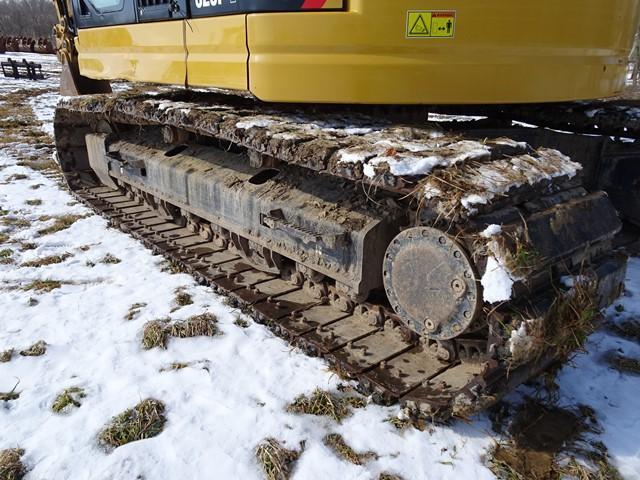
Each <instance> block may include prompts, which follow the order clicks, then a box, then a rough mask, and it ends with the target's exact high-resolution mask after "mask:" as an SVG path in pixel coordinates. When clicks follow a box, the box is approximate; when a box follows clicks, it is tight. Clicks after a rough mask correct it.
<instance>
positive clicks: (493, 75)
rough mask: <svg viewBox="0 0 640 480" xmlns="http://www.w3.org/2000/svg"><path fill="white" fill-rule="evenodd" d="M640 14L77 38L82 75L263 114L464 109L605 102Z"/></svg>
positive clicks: (578, 8) (226, 26)
mask: <svg viewBox="0 0 640 480" xmlns="http://www.w3.org/2000/svg"><path fill="white" fill-rule="evenodd" d="M639 12H640V0H607V1H606V2H604V1H602V0H562V1H558V0H536V1H535V2H514V1H513V0H484V1H482V2H478V1H477V0H446V1H445V0H434V1H429V2H425V1H417V0H393V1H390V0H351V1H350V2H348V8H347V9H346V10H345V11H297V12H287V13H251V14H239V15H231V16H214V17H207V18H198V19H191V20H173V21H162V22H157V23H147V24H136V25H125V26H114V27H100V28H92V29H84V30H82V29H81V30H79V35H78V38H77V42H78V44H77V47H78V52H79V63H80V69H81V73H82V74H83V75H85V76H87V77H90V78H98V79H115V78H124V79H127V80H133V81H150V82H158V83H169V84H179V85H184V84H185V82H186V84H188V85H189V86H193V87H219V88H231V89H237V90H243V91H249V92H251V93H252V94H253V95H255V96H256V97H257V98H259V99H261V100H264V101H269V102H276V101H277V102H319V103H365V104H424V103H434V104H449V103H451V104H455V103H462V104H472V103H522V102H551V101H565V100H579V99H588V98H600V97H608V96H613V95H616V94H617V93H619V92H620V91H621V90H622V88H623V86H624V82H625V78H626V71H627V60H628V55H629V52H630V50H631V47H632V43H633V38H634V34H635V31H636V27H637V24H638V20H639Z"/></svg>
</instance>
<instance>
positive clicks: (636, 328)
mask: <svg viewBox="0 0 640 480" xmlns="http://www.w3.org/2000/svg"><path fill="white" fill-rule="evenodd" d="M610 328H611V329H612V330H613V332H614V333H615V334H616V335H620V336H621V337H624V338H629V339H631V340H635V341H640V321H638V320H634V319H630V320H625V321H623V322H620V323H611V324H610Z"/></svg>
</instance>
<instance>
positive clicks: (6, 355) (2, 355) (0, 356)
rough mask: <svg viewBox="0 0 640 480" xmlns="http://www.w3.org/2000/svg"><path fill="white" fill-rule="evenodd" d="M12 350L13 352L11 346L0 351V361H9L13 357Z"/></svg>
mask: <svg viewBox="0 0 640 480" xmlns="http://www.w3.org/2000/svg"><path fill="white" fill-rule="evenodd" d="M13 352H15V350H14V349H13V348H10V349H8V350H5V351H4V352H0V363H7V362H10V361H11V359H12V358H13Z"/></svg>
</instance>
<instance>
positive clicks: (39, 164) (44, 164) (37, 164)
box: [16, 159, 58, 172]
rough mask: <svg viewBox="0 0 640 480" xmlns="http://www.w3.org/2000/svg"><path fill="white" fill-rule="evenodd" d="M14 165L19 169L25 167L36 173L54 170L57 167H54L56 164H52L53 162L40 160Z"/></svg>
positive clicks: (23, 161)
mask: <svg viewBox="0 0 640 480" xmlns="http://www.w3.org/2000/svg"><path fill="white" fill-rule="evenodd" d="M16 165H18V166H20V167H27V168H30V169H31V170H35V171H37V172H41V171H43V170H56V169H57V168H58V166H57V165H56V162H54V161H53V160H42V159H40V160H22V161H20V162H18V163H16Z"/></svg>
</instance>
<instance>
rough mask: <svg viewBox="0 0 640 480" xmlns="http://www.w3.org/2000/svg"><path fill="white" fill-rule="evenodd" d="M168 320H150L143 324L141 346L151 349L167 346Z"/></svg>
mask: <svg viewBox="0 0 640 480" xmlns="http://www.w3.org/2000/svg"><path fill="white" fill-rule="evenodd" d="M168 325H169V320H167V319H159V320H151V321H149V322H147V323H145V324H144V327H143V328H142V348H144V349H145V350H151V349H152V348H167V340H168V331H167V326H168Z"/></svg>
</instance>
